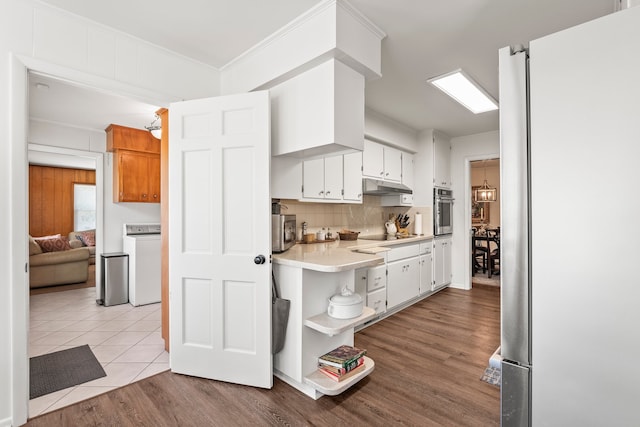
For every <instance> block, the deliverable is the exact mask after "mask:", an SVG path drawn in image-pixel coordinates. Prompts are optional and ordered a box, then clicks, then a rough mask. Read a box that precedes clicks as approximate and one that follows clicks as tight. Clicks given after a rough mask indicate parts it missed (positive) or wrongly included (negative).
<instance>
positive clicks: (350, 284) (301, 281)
mask: <svg viewBox="0 0 640 427" xmlns="http://www.w3.org/2000/svg"><path fill="white" fill-rule="evenodd" d="M432 239H433V238H432V236H415V237H408V238H402V239H397V240H385V241H372V240H354V241H335V242H329V243H315V244H297V245H295V246H293V247H292V248H290V249H289V250H288V251H287V252H284V253H282V254H273V257H272V259H273V272H274V274H275V277H276V282H277V285H278V289H279V292H280V295H281V297H282V298H285V299H288V300H290V301H291V309H290V313H289V322H288V326H287V335H286V340H285V345H284V348H283V350H282V351H281V352H280V353H278V354H276V355H275V357H274V375H275V376H277V377H278V378H280V379H281V380H283V381H285V382H286V383H288V384H289V385H291V386H293V387H295V388H296V389H298V390H300V391H301V392H303V393H305V394H306V395H308V396H310V397H312V398H314V399H318V398H320V397H321V396H322V395H324V394H327V395H337V394H339V393H341V392H343V391H344V390H346V389H347V388H349V387H350V386H351V385H353V384H355V383H356V382H358V381H359V380H360V379H362V378H364V377H365V376H367V375H369V374H370V373H371V372H372V371H373V369H374V367H375V363H374V360H373V359H374V358H375V354H368V355H367V356H366V358H365V369H364V370H363V371H362V372H361V373H359V374H358V375H356V376H353V377H351V378H349V379H346V380H344V381H341V382H335V381H333V380H331V379H329V378H327V377H325V376H324V375H323V374H321V373H318V372H317V359H318V357H319V356H321V355H322V354H324V353H326V352H328V351H330V350H332V349H334V348H336V347H338V346H340V345H353V344H354V332H355V330H356V329H357V328H359V327H363V325H364V324H366V323H370V322H373V321H376V320H378V319H380V318H382V317H385V316H387V315H389V314H392V313H393V312H395V311H397V310H398V309H401V308H404V307H406V306H408V305H410V304H413V303H415V302H416V301H419V300H420V299H422V298H425V297H427V296H429V295H431V294H433V292H434V290H433V289H432V287H431V283H432V276H431V268H430V266H429V269H428V276H429V277H428V283H429V289H428V290H427V289H426V288H424V287H421V283H422V281H421V280H420V276H419V275H418V271H419V270H418V260H419V259H420V257H421V254H424V253H426V252H427V248H428V253H429V260H430V259H431V258H430V253H431V247H432V244H433V243H432V242H433V240H432ZM423 249H424V252H423ZM391 254H402V255H399V256H401V257H404V256H406V257H407V259H409V258H408V257H411V258H410V259H413V258H415V265H416V266H414V267H411V268H410V267H409V266H410V264H411V263H409V262H405V260H404V259H403V260H402V264H403V265H402V270H403V271H407V272H408V271H409V270H411V269H413V271H414V273H415V274H414V275H413V276H411V277H413V278H415V283H413V281H405V280H403V282H407V283H409V286H411V287H412V288H414V292H413V293H411V294H410V296H409V297H407V298H406V299H405V300H404V301H402V303H398V304H396V305H395V306H394V307H393V310H389V311H387V296H386V291H387V279H386V271H385V272H384V274H380V273H378V272H379V270H380V269H381V268H382V269H383V271H384V270H386V268H387V265H389V266H390V265H391V263H389V261H390V260H392V259H393V257H390V255H391ZM414 254H415V255H414ZM369 272H372V274H371V275H370V276H371V278H370V283H374V282H375V283H378V282H377V281H379V280H380V278H381V277H384V282H382V283H378V284H376V286H375V288H376V292H377V293H380V292H381V291H382V292H383V293H384V294H385V295H384V297H383V298H382V299H383V302H384V304H383V306H382V307H380V306H378V305H374V304H373V303H371V301H368V300H367V298H368V296H369V295H375V294H376V292H372V293H370V294H367V290H368V288H367V282H368V281H369V278H368V273H369ZM373 272H376V273H375V274H374V273H373ZM374 276H375V277H374ZM393 285H394V286H395V284H393ZM345 287H346V288H348V289H350V290H352V291H355V292H358V293H360V294H361V295H362V297H363V299H364V301H365V307H364V310H363V313H362V315H361V316H359V317H356V318H353V319H346V320H339V319H333V318H331V317H329V316H328V315H327V314H326V313H327V306H328V300H329V298H330V297H331V296H332V295H335V294H337V293H340V292H341V290H342V289H343V288H345ZM403 295H407V294H406V292H404V293H403Z"/></svg>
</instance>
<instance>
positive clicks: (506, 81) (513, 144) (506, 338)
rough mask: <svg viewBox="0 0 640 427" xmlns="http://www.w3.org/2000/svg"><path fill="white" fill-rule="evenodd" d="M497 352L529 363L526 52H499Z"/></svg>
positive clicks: (513, 359)
mask: <svg viewBox="0 0 640 427" xmlns="http://www.w3.org/2000/svg"><path fill="white" fill-rule="evenodd" d="M499 64H500V79H499V80H500V191H501V193H502V194H501V196H500V200H501V204H500V209H501V210H500V218H501V225H500V227H501V231H500V257H501V259H500V276H501V278H500V281H501V282H500V286H501V316H502V317H501V337H500V345H501V351H500V352H501V355H502V357H503V358H505V359H507V360H511V361H516V362H518V363H520V364H523V365H527V366H528V365H530V363H531V334H530V320H531V317H530V312H531V310H530V287H529V281H530V280H529V261H530V258H529V134H528V118H529V117H528V116H529V114H528V85H527V54H526V53H525V52H518V53H515V54H512V49H511V48H510V47H505V48H503V49H500V51H499Z"/></svg>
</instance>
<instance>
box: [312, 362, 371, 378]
mask: <svg viewBox="0 0 640 427" xmlns="http://www.w3.org/2000/svg"><path fill="white" fill-rule="evenodd" d="M364 367H365V366H364V364H362V365H360V366H358V367H357V368H355V369H352V370H351V371H349V372H347V373H346V374H344V375H338V374H336V373H334V372H330V371H327V370H326V369H325V368H318V371H320V372H322V373H323V374H324V375H326V376H327V377H329V378H331V379H332V380H334V381H335V382H340V381H344V380H346V379H347V378H351V377H352V376H354V375H357V374H358V373H360V372H362V371H364Z"/></svg>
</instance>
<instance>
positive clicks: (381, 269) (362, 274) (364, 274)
mask: <svg viewBox="0 0 640 427" xmlns="http://www.w3.org/2000/svg"><path fill="white" fill-rule="evenodd" d="M355 288H356V292H357V293H359V294H360V295H361V296H362V298H363V300H364V301H365V304H366V306H367V307H370V308H372V309H374V310H375V311H376V314H381V313H384V312H385V311H387V265H386V264H382V265H378V266H376V267H370V268H362V269H359V270H356V279H355Z"/></svg>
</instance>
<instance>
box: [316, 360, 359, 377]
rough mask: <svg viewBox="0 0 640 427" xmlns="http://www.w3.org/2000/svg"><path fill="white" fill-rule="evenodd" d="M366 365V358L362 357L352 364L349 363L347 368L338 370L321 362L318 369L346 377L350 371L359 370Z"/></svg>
mask: <svg viewBox="0 0 640 427" xmlns="http://www.w3.org/2000/svg"><path fill="white" fill-rule="evenodd" d="M363 363H364V357H361V358H359V359H356V360H354V361H352V362H351V363H349V364H348V365H347V366H345V367H344V368H337V367H335V366H331V365H327V364H325V363H322V362H321V361H319V362H318V368H323V369H325V370H327V371H329V372H334V373H336V374H338V375H344V374H346V373H347V372H349V371H352V370H354V369H355V368H357V367H358V366H360V365H362V364H363Z"/></svg>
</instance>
